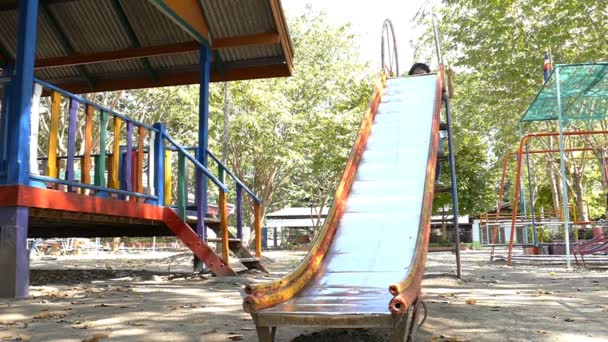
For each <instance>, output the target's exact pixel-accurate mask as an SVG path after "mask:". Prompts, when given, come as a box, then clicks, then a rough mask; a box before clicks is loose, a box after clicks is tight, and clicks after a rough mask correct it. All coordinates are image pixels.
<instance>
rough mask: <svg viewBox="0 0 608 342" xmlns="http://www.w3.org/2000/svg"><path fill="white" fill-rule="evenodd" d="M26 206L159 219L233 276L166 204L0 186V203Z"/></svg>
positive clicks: (214, 266)
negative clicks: (160, 205) (162, 205)
mask: <svg viewBox="0 0 608 342" xmlns="http://www.w3.org/2000/svg"><path fill="white" fill-rule="evenodd" d="M15 206H16V207H29V208H39V209H50V210H63V211H71V212H81V213H88V214H100V215H108V216H121V217H130V218H138V219H145V220H154V221H162V222H163V223H164V224H165V226H167V228H169V229H170V230H171V231H172V232H173V234H175V236H177V237H178V238H180V239H181V240H182V241H183V242H184V244H185V245H186V246H188V248H190V249H191V250H192V252H193V253H194V255H196V256H197V257H198V258H199V259H200V260H202V261H203V262H204V263H205V264H206V265H207V266H208V267H209V270H211V272H213V274H215V275H217V276H237V274H236V272H234V270H233V269H232V268H230V266H229V265H227V264H226V263H225V262H224V261H223V260H222V259H221V258H220V257H219V256H218V255H217V254H215V252H214V251H213V250H212V249H211V248H210V247H209V246H208V245H207V244H206V243H205V242H204V241H202V240H201V239H199V238H198V235H197V234H196V232H195V231H194V230H192V228H190V226H188V224H187V223H186V222H184V221H183V220H182V219H181V218H180V217H179V216H177V214H176V213H175V212H174V211H173V210H172V209H171V208H169V207H159V206H156V205H151V204H144V203H137V202H129V201H120V200H115V199H111V198H100V197H94V196H85V195H79V194H75V193H68V192H62V191H57V190H52V189H42V188H34V187H30V186H23V185H5V186H0V207H15Z"/></svg>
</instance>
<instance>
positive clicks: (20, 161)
mask: <svg viewBox="0 0 608 342" xmlns="http://www.w3.org/2000/svg"><path fill="white" fill-rule="evenodd" d="M18 4H19V21H18V29H17V33H18V37H17V50H16V55H17V59H16V73H15V76H14V79H13V80H12V82H11V87H10V88H11V90H10V96H11V98H10V106H8V111H7V112H6V114H7V115H6V126H5V127H6V132H7V133H8V132H10V134H8V139H7V141H6V145H5V146H2V148H1V150H2V151H6V159H7V160H6V161H7V163H6V171H7V173H6V176H7V177H6V182H7V183H9V184H21V185H28V184H29V178H30V177H29V173H30V165H29V164H30V128H31V126H30V125H31V124H30V119H31V109H32V108H31V105H32V104H31V99H32V94H33V86H34V58H35V50H36V29H37V17H38V0H21V1H18ZM28 216H29V209H28V208H25V207H5V208H0V274H1V275H2V276H1V277H0V297H17V298H20V297H26V296H27V295H28V289H29V273H30V268H29V266H30V265H29V255H28V251H27V245H26V244H27V228H28V227H27V226H28Z"/></svg>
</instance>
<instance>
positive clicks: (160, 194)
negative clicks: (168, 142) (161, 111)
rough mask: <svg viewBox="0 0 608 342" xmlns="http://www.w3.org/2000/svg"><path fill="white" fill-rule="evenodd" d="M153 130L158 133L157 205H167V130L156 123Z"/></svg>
mask: <svg viewBox="0 0 608 342" xmlns="http://www.w3.org/2000/svg"><path fill="white" fill-rule="evenodd" d="M153 129H154V130H155V131H156V134H155V135H154V142H153V144H154V155H153V156H152V158H154V192H155V196H156V199H157V202H156V203H155V204H157V205H164V204H165V143H164V140H165V139H164V136H165V133H166V132H167V128H166V127H165V124H163V123H155V124H154V126H153Z"/></svg>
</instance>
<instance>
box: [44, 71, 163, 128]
mask: <svg viewBox="0 0 608 342" xmlns="http://www.w3.org/2000/svg"><path fill="white" fill-rule="evenodd" d="M34 80H35V82H36V83H38V84H40V85H41V86H42V87H44V88H45V89H48V90H53V91H56V92H58V93H60V94H62V95H63V96H65V97H69V98H72V99H75V100H77V101H78V102H79V103H81V104H83V105H89V106H92V107H94V108H96V109H97V110H99V111H102V112H106V113H107V114H109V115H113V116H116V117H119V118H121V119H122V120H123V121H126V122H132V123H134V124H135V125H136V126H141V127H144V128H145V129H147V130H153V129H154V128H153V127H152V126H150V125H147V124H145V123H143V122H141V121H137V120H134V119H133V118H130V117H128V116H125V115H123V114H120V113H118V112H116V111H113V110H111V109H109V108H106V107H104V106H100V105H99V104H97V103H94V102H91V101H89V100H87V99H85V98H84V97H82V96H79V95H76V94H73V93H70V92H69V91H66V90H64V89H61V88H59V87H57V86H56V85H53V84H51V83H48V82H45V81H43V80H40V79H37V78H36V79H34Z"/></svg>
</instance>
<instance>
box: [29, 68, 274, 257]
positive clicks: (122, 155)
mask: <svg viewBox="0 0 608 342" xmlns="http://www.w3.org/2000/svg"><path fill="white" fill-rule="evenodd" d="M35 83H36V87H37V88H38V89H37V91H38V93H39V94H40V93H41V92H42V91H45V92H47V93H48V94H50V98H51V101H50V108H49V111H50V120H49V123H48V132H49V134H48V142H47V147H48V148H47V150H48V153H47V155H46V156H42V157H40V158H38V151H37V149H38V144H37V141H32V144H31V145H32V149H31V150H30V153H31V155H32V159H31V160H32V161H31V162H30V172H31V174H30V179H31V184H32V185H33V186H39V187H51V188H54V189H57V190H63V191H68V192H78V193H80V194H82V195H88V196H98V197H111V198H115V199H119V200H125V201H134V202H145V203H148V204H154V205H159V206H172V207H175V208H176V210H177V214H178V215H179V216H180V217H181V218H182V220H184V221H186V220H187V212H188V210H187V209H188V208H190V207H191V203H189V196H188V194H189V192H188V188H189V185H190V184H189V183H194V186H193V188H194V196H193V197H194V206H195V207H196V213H197V214H196V216H197V219H198V226H197V233H198V235H199V237H200V238H201V239H203V240H206V226H205V217H206V216H207V215H208V210H207V198H208V194H207V193H205V194H203V193H202V188H203V187H202V186H201V185H202V184H203V182H207V180H210V181H211V183H212V184H214V185H215V186H216V187H217V189H218V209H219V215H218V216H219V219H220V227H221V232H222V234H221V235H222V236H221V238H222V253H223V259H224V261H226V262H228V260H229V251H230V249H229V248H228V247H229V238H228V236H229V231H228V215H229V212H228V203H227V197H228V187H227V185H226V182H225V175H226V174H227V175H228V176H230V177H231V178H232V180H233V181H234V183H235V192H236V193H235V197H236V235H237V237H238V238H242V230H243V196H242V193H243V191H245V192H246V193H247V194H248V195H249V196H250V197H251V200H252V203H253V205H254V210H255V220H254V225H255V231H256V234H255V236H256V256H257V257H260V255H261V210H262V208H261V200H260V199H259V198H258V197H257V196H256V195H255V194H254V193H253V192H252V191H251V190H250V189H249V188H248V187H247V186H246V185H245V184H244V183H243V182H242V181H241V180H240V179H238V177H236V176H235V175H234V173H232V172H231V171H230V170H229V169H228V168H227V167H226V166H225V165H224V164H223V163H222V162H221V161H220V160H219V159H218V158H217V157H216V156H215V155H213V154H212V153H211V152H209V151H207V153H208V156H209V157H211V160H213V161H214V162H215V163H216V164H217V169H218V172H217V175H215V174H213V173H212V172H211V171H210V170H209V168H207V167H206V166H205V165H203V164H202V163H201V162H200V161H199V159H198V158H197V157H196V156H195V155H194V154H192V153H190V152H191V151H193V150H194V151H195V150H196V149H195V148H185V147H183V146H181V145H180V144H178V143H177V142H176V141H175V140H174V139H173V138H172V137H171V135H170V134H169V133H167V129H166V127H165V125H164V124H161V123H156V124H154V125H152V126H150V125H148V124H145V123H142V122H139V121H137V120H134V119H132V118H129V117H127V116H124V115H122V114H120V113H117V112H115V111H113V110H111V109H108V108H105V107H103V106H100V105H98V104H95V103H93V102H91V101H89V100H87V99H85V98H83V97H81V96H78V95H74V94H71V93H69V92H67V91H65V90H62V89H60V88H58V87H56V86H54V85H52V84H50V83H47V82H44V81H40V80H36V81H35ZM40 88H42V89H40ZM62 108H63V110H62ZM66 112H67V113H66ZM66 114H67V118H65V117H64V119H65V124H64V127H61V125H60V122H61V116H62V115H66ZM39 120H40V119H39V113H34V111H33V114H32V121H36V122H38V121H39ZM79 121H80V122H81V121H84V127H82V126H80V127H79ZM66 126H67V127H66ZM60 132H62V133H65V138H64V140H65V141H63V143H65V146H66V148H65V150H66V152H67V153H66V155H64V156H60V155H59V148H58V146H59V143H60V141H59V139H60ZM37 135H38V132H34V133H33V134H32V136H37ZM94 139H97V140H96V141H95V143H97V145H98V148H95V149H94V148H93V147H94V146H95V144H94ZM77 140H79V141H77ZM78 143H80V144H83V147H84V148H83V151H84V153H82V154H78V155H77V154H76V146H77V144H78ZM94 150H97V151H94ZM94 152H95V153H94ZM174 161H176V163H175V162H174ZM77 166H79V167H80V175H79V176H78V175H77V172H76V170H77ZM189 170H192V171H191V172H192V173H190V172H189ZM191 176H194V177H193V179H195V181H192V179H191V178H190V177H191ZM174 179H175V181H174ZM174 190H177V191H175V192H176V195H177V196H174Z"/></svg>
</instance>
